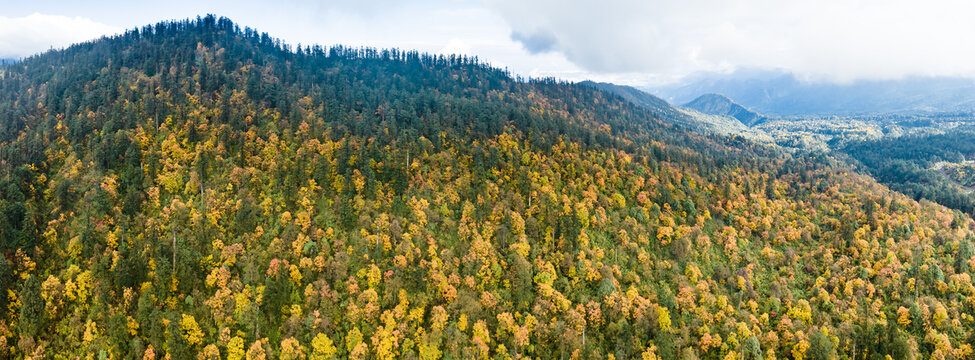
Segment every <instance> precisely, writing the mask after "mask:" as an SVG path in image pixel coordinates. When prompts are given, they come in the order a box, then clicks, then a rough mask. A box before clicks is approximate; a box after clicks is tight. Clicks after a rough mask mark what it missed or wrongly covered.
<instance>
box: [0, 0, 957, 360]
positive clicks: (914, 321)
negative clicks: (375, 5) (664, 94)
mask: <svg viewBox="0 0 975 360" xmlns="http://www.w3.org/2000/svg"><path fill="white" fill-rule="evenodd" d="M4 69H5V70H7V71H5V72H4V74H3V75H2V78H0V192H2V196H0V215H2V216H0V247H2V250H3V253H4V256H3V257H0V302H2V304H0V305H2V306H0V308H3V309H7V310H8V311H5V312H3V313H2V314H0V352H2V353H3V356H4V357H11V358H14V357H20V358H23V357H28V356H31V357H34V358H47V357H50V358H79V357H89V356H90V357H95V354H98V356H99V357H102V358H150V359H152V358H165V357H169V358H174V359H186V358H193V357H200V358H218V357H219V358H235V359H238V358H241V356H244V355H245V354H246V356H245V357H246V358H281V359H301V358H316V359H317V358H332V357H337V358H394V357H403V358H423V359H440V358H444V359H452V358H485V357H497V358H509V357H510V358H519V357H523V358H524V357H532V358H562V357H565V358H569V357H578V358H602V359H606V358H611V357H612V358H620V359H625V358H635V357H643V358H658V357H659V358H664V359H671V358H678V357H680V358H694V357H697V358H725V357H729V358H740V357H748V358H750V359H753V358H774V357H778V356H782V357H786V356H789V355H790V354H791V355H793V356H796V357H800V356H808V357H812V358H829V357H831V356H834V355H835V354H838V353H850V352H852V351H853V348H855V349H856V351H857V352H858V353H859V352H861V351H862V352H864V353H866V355H869V356H877V357H882V355H880V354H884V355H887V354H890V355H891V356H892V357H896V358H906V357H908V355H920V356H935V357H937V356H953V357H957V358H964V357H966V356H969V355H970V354H971V347H970V346H968V345H967V343H969V342H970V340H971V339H972V338H973V334H972V329H971V327H970V326H968V324H969V323H970V322H971V320H970V319H971V318H970V317H969V316H967V315H966V314H968V313H971V312H972V310H973V309H972V306H973V302H972V301H969V300H967V299H968V297H969V296H972V295H973V294H975V291H973V290H975V288H973V287H972V285H971V282H970V273H971V267H970V262H971V260H972V245H971V239H970V236H971V232H970V228H971V226H973V222H972V221H971V219H970V218H968V217H966V216H964V215H962V214H960V213H952V212H950V211H947V210H946V209H945V208H943V207H940V206H937V205H934V204H931V203H927V202H923V203H917V202H914V201H912V200H910V199H907V198H906V197H904V196H902V195H899V194H897V193H894V192H891V191H889V190H887V189H886V188H884V187H881V186H879V185H877V184H876V182H874V181H873V180H872V179H870V178H868V177H864V176H861V175H857V174H855V173H853V172H850V171H849V169H846V168H842V167H837V166H838V165H837V164H835V163H833V162H832V161H831V160H830V159H828V158H823V157H821V156H818V155H817V156H810V157H801V156H800V157H790V156H787V155H783V154H780V153H778V152H776V151H773V150H770V149H767V148H766V147H763V146H755V145H754V144H753V143H752V142H749V141H743V140H742V139H741V138H737V137H731V138H728V137H719V136H702V135H698V134H695V133H690V132H687V131H686V130H684V129H682V128H680V127H677V126H673V125H671V124H669V123H667V122H664V121H661V120H660V119H658V118H657V117H655V116H654V115H653V114H652V113H651V112H650V111H648V110H646V109H644V108H642V107H639V106H636V105H633V104H631V103H630V102H627V101H623V100H622V99H621V98H620V97H618V96H616V95H610V94H607V93H604V92H601V91H598V90H596V89H594V88H592V87H590V86H584V85H574V84H567V83H558V82H552V81H529V82H519V81H515V80H513V79H512V78H511V77H510V76H508V74H506V73H504V72H503V71H500V70H497V69H494V68H491V67H489V66H486V65H483V64H480V63H478V62H477V61H476V60H473V59H469V58H465V57H459V58H458V57H456V56H432V55H425V54H418V53H415V52H409V51H407V52H403V51H399V50H388V51H387V50H383V51H378V50H373V49H350V48H345V47H333V48H329V49H323V48H320V47H312V48H306V49H290V48H288V47H286V46H283V45H280V42H279V41H277V40H275V39H273V38H270V37H269V36H267V35H266V34H260V33H257V32H255V31H253V30H250V29H244V30H240V29H239V28H238V27H237V26H236V25H234V24H233V23H231V22H230V21H229V20H226V19H217V18H215V17H206V18H198V19H197V20H194V21H179V22H164V23H160V24H156V25H154V26H150V27H145V28H142V29H139V30H138V31H130V32H128V33H126V34H124V35H120V36H117V37H113V38H110V39H103V40H98V41H94V42H90V43H85V44H79V45H75V46H72V47H70V48H68V49H65V50H61V51H52V52H48V53H45V54H42V55H39V56H35V57H32V58H29V59H25V60H24V61H23V62H20V63H18V64H16V65H15V66H8V67H6V68H4ZM946 289H950V291H949V290H946ZM7 295H9V296H7ZM895 319H896V320H895ZM928 339H934V340H928ZM915 353H916V354H915ZM946 353H947V354H949V355H946Z"/></svg>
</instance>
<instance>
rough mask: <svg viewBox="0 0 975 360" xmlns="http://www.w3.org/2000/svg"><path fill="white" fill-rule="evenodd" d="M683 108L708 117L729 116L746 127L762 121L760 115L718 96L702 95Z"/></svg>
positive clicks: (722, 96)
mask: <svg viewBox="0 0 975 360" xmlns="http://www.w3.org/2000/svg"><path fill="white" fill-rule="evenodd" d="M684 107H686V108H691V109H694V110H697V111H700V112H702V113H705V114H709V115H721V116H731V117H733V118H735V119H738V121H741V123H742V124H745V125H746V126H752V125H755V124H757V123H760V122H762V121H763V118H762V116H761V115H758V114H756V113H755V112H752V111H751V110H748V109H746V108H745V107H744V106H741V105H738V103H736V102H734V101H733V100H731V99H729V98H728V97H726V96H724V95H719V94H704V95H701V96H698V97H697V98H696V99H694V100H692V101H691V102H689V103H687V104H684Z"/></svg>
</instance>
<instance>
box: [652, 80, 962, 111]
mask: <svg viewBox="0 0 975 360" xmlns="http://www.w3.org/2000/svg"><path fill="white" fill-rule="evenodd" d="M643 90H646V91H648V92H650V93H653V94H655V95H657V96H660V97H661V98H663V99H665V100H667V101H670V102H671V103H674V104H683V103H687V102H690V101H692V100H694V99H696V98H698V97H699V96H701V95H705V94H722V95H724V96H726V97H728V98H731V99H734V101H735V102H737V103H739V104H741V105H742V106H744V107H746V108H750V109H753V110H756V111H758V112H760V113H766V114H771V115H824V114H833V115H852V114H872V113H893V112H907V111H931V112H940V111H958V110H972V109H975V80H972V79H965V78H949V77H909V78H904V79H900V80H883V81H856V82H852V83H849V84H832V83H813V82H806V81H802V80H800V79H798V78H797V77H796V76H795V75H793V74H791V73H785V72H778V71H764V70H741V71H737V72H734V73H731V74H701V75H696V76H692V77H690V78H689V79H687V80H685V81H683V82H681V83H678V84H673V85H666V86H658V87H648V88H644V89H643Z"/></svg>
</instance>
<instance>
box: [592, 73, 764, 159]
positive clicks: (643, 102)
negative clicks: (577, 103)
mask: <svg viewBox="0 0 975 360" xmlns="http://www.w3.org/2000/svg"><path fill="white" fill-rule="evenodd" d="M581 84H583V85H587V86H593V87H595V88H597V89H599V90H602V91H605V92H608V93H611V94H616V95H618V96H620V97H621V98H623V99H624V100H626V101H629V102H631V103H633V104H634V105H636V106H639V107H642V108H644V109H647V110H649V111H650V112H651V114H652V115H653V116H655V117H657V118H660V119H661V120H664V121H668V122H672V123H675V124H678V125H681V126H683V127H685V128H687V129H690V130H694V131H698V132H701V133H705V134H718V135H739V136H742V137H744V138H746V139H749V140H752V141H755V142H758V143H763V144H771V143H773V139H772V137H770V136H769V135H768V134H766V133H765V132H764V131H762V130H758V129H752V128H749V127H748V126H746V125H745V124H743V123H742V122H741V121H740V120H738V119H736V118H734V117H732V116H729V115H716V114H705V113H702V112H700V111H696V110H694V109H688V108H678V107H674V106H673V105H671V104H670V103H668V102H667V101H665V100H663V99H661V98H658V97H656V96H653V95H652V94H649V93H647V92H645V91H642V90H639V89H637V88H634V87H630V86H622V85H616V84H609V83H595V82H590V81H583V82H582V83H581Z"/></svg>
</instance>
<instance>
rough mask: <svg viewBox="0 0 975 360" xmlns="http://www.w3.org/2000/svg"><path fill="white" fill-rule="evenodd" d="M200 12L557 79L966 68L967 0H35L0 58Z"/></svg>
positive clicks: (654, 80) (656, 79)
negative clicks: (468, 58) (458, 56)
mask: <svg viewBox="0 0 975 360" xmlns="http://www.w3.org/2000/svg"><path fill="white" fill-rule="evenodd" d="M207 13H213V14H217V15H220V16H227V17H229V18H231V19H232V20H234V21H235V22H236V23H238V24H240V25H241V26H242V27H243V26H250V27H252V28H256V29H258V30H260V31H264V32H268V33H269V34H271V35H272V36H276V37H279V38H281V39H283V40H284V41H286V42H288V43H291V44H297V43H301V44H314V43H318V44H323V45H334V44H345V45H353V46H360V45H363V46H373V47H399V48H402V49H417V50H421V51H427V52H434V53H463V54H468V55H477V56H479V57H480V58H481V59H482V60H486V61H488V62H490V63H491V64H493V65H495V66H499V67H507V68H508V69H509V70H511V71H512V72H514V73H516V74H521V75H527V76H536V77H538V76H555V77H558V78H562V79H566V80H584V79H594V80H599V81H612V82H616V83H622V84H630V85H659V84H662V83H668V82H674V81H677V80H679V79H681V78H682V77H684V76H686V75H689V74H693V73H698V72H731V71H734V70H735V69H741V68H749V69H774V70H784V71H788V72H792V73H794V74H796V75H797V76H799V77H800V78H802V79H806V80H810V81H817V82H819V81H828V82H849V81H854V80H860V79H871V80H876V79H896V78H900V77H904V76H964V77H971V78H975V41H972V36H973V35H975V2H971V1H961V0H927V1H917V0H912V1H905V0H816V1H784V0H737V1H727V0H669V1H656V0H642V1H641V0H600V1H591V2H581V1H571V0H541V1H528V0H434V1H409V0H376V1H368V0H363V1H355V0H351V1H307V0H306V1H302V0H276V1H254V0H218V1H208V2H207V1H201V0H170V1H165V2H156V3H148V2H142V1H113V0H94V1H52V0H31V1H17V2H7V3H6V4H4V6H3V8H2V9H0V58H7V57H15V58H16V57H22V56H26V55H31V54H34V53H38V52H41V51H45V50H47V49H50V48H52V47H55V48H56V47H62V46H66V45H69V44H71V43H74V42H78V41H84V40H89V39H93V38H97V37H99V36H102V35H106V34H114V33H118V32H120V31H123V30H124V29H129V28H133V27H138V26H142V25H146V24H149V23H155V22H158V21H160V20H169V19H183V18H188V17H196V16H197V15H200V14H207Z"/></svg>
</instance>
